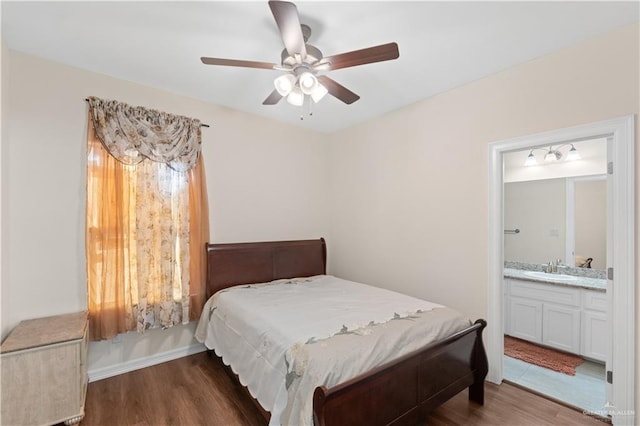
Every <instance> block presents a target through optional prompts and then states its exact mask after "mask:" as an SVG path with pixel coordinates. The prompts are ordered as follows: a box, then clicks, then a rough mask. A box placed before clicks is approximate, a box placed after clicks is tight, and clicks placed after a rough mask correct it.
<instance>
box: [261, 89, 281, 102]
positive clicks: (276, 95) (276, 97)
mask: <svg viewBox="0 0 640 426" xmlns="http://www.w3.org/2000/svg"><path fill="white" fill-rule="evenodd" d="M280 99H282V95H281V94H280V93H278V91H277V90H274V91H273V92H271V94H270V95H269V96H267V99H265V100H264V102H262V105H275V104H277V103H278V102H280Z"/></svg>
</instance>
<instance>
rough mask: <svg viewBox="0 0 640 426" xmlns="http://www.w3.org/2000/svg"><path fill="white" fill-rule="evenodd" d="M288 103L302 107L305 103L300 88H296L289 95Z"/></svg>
mask: <svg viewBox="0 0 640 426" xmlns="http://www.w3.org/2000/svg"><path fill="white" fill-rule="evenodd" d="M287 102H289V103H290V104H291V105H294V106H302V104H303V103H304V93H302V91H301V90H300V88H299V87H294V88H293V90H291V93H289V95H287Z"/></svg>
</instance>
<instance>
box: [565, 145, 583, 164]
mask: <svg viewBox="0 0 640 426" xmlns="http://www.w3.org/2000/svg"><path fill="white" fill-rule="evenodd" d="M580 158H582V157H580V154H579V153H578V151H577V150H576V147H575V146H573V145H571V149H570V150H569V153H568V154H567V161H574V160H579V159H580Z"/></svg>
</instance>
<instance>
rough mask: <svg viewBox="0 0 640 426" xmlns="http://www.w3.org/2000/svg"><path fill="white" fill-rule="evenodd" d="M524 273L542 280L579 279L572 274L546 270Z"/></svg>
mask: <svg viewBox="0 0 640 426" xmlns="http://www.w3.org/2000/svg"><path fill="white" fill-rule="evenodd" d="M524 275H526V276H527V277H531V278H539V279H542V280H554V281H577V280H579V279H580V278H578V277H574V276H573V275H564V274H547V273H546V272H540V271H525V272H524Z"/></svg>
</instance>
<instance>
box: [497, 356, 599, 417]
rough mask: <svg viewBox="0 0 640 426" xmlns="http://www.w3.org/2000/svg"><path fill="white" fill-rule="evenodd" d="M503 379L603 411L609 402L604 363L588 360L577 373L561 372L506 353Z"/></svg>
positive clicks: (586, 408)
mask: <svg viewBox="0 0 640 426" xmlns="http://www.w3.org/2000/svg"><path fill="white" fill-rule="evenodd" d="M503 368H504V369H503V375H504V379H505V380H508V381H510V382H513V383H516V384H518V385H521V386H524V387H526V388H529V389H532V390H534V391H536V392H539V393H542V394H544V395H548V396H550V397H552V398H555V399H558V400H561V401H564V402H566V403H567V404H570V405H573V406H575V407H578V408H581V409H583V410H589V411H595V412H600V411H601V410H603V407H604V405H605V403H606V391H605V380H604V379H605V369H604V365H602V364H598V363H595V362H592V361H586V360H585V362H584V363H583V364H582V365H580V366H578V368H576V375H575V376H569V375H567V374H563V373H558V372H556V371H552V370H549V369H547V368H543V367H539V366H537V365H533V364H529V363H527V362H524V361H521V360H517V359H514V358H510V357H508V356H504V357H503Z"/></svg>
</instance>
